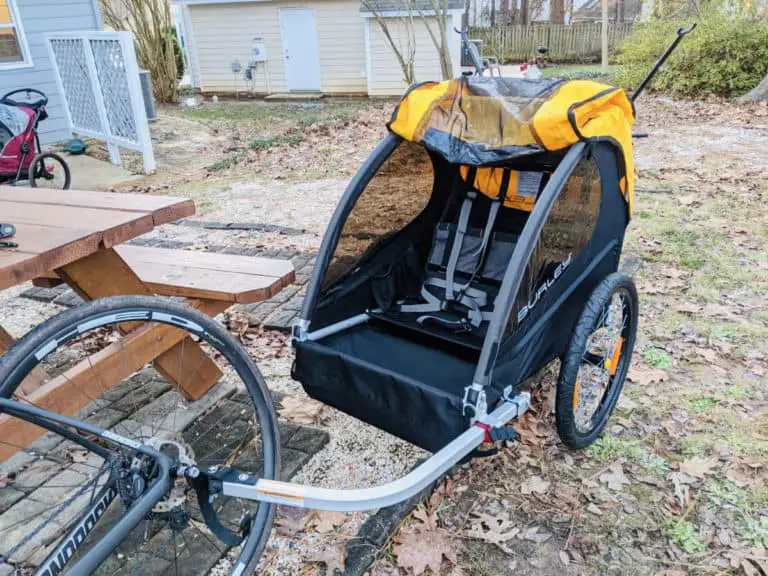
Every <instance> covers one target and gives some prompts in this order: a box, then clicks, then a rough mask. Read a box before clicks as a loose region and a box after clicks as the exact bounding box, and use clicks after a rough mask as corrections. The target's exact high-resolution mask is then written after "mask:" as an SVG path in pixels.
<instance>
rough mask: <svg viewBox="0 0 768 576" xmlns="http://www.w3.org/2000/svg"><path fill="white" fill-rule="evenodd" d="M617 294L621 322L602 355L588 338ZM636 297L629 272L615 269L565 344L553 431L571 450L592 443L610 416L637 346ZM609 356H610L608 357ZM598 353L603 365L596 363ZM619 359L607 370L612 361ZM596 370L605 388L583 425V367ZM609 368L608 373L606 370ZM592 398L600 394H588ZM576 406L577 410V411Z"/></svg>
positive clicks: (603, 320) (602, 324)
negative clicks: (617, 271) (613, 366)
mask: <svg viewBox="0 0 768 576" xmlns="http://www.w3.org/2000/svg"><path fill="white" fill-rule="evenodd" d="M615 297H618V299H619V301H620V302H621V304H622V308H621V315H622V324H621V326H620V327H619V329H620V332H619V336H620V338H621V339H618V338H617V344H616V345H612V346H611V349H612V351H611V352H609V354H606V355H602V356H601V355H600V354H599V353H597V354H596V353H594V352H592V351H588V350H587V346H588V344H592V345H594V342H590V339H591V338H594V336H595V335H598V331H599V330H602V329H603V328H606V322H607V318H606V316H607V314H608V313H609V312H608V308H607V307H608V306H610V305H612V306H616V304H615V302H616V299H615ZM637 318H638V298H637V289H636V288H635V284H634V282H633V281H632V279H631V278H630V277H629V276H626V275H624V274H618V273H614V274H611V275H609V276H607V277H606V278H605V279H604V280H603V281H602V282H601V283H600V284H599V285H598V286H597V287H596V288H595V289H594V291H593V292H592V294H591V295H590V297H589V299H588V300H587V303H586V305H585V306H584V310H583V311H582V313H581V316H580V318H579V321H578V323H577V324H576V329H575V330H574V331H573V335H572V336H571V341H570V343H569V345H568V349H567V351H566V353H565V355H564V356H563V358H562V365H561V367H560V377H559V379H558V383H557V400H556V405H555V416H556V421H557V431H558V434H559V435H560V439H561V440H562V441H563V443H564V444H565V445H566V446H568V448H571V449H572V450H580V449H582V448H586V447H587V446H589V445H590V444H591V443H592V442H594V441H595V440H596V439H597V438H598V437H599V436H600V435H601V434H602V432H603V430H604V429H605V426H606V424H607V423H608V419H609V418H610V416H611V413H612V412H613V409H614V407H615V406H616V402H617V401H618V399H619V395H620V394H621V390H622V388H623V387H624V381H625V379H626V377H627V372H628V371H629V365H630V363H631V361H632V351H633V349H634V346H635V336H636V333H637ZM608 356H610V359H609V358H608ZM595 358H599V359H600V360H599V362H602V363H603V364H602V365H599V364H595V362H594V360H595ZM614 359H618V361H617V362H616V367H615V369H613V374H611V367H610V366H611V365H610V363H609V362H610V361H613V360H614ZM595 369H597V370H598V371H599V372H600V374H601V378H605V377H606V376H607V379H606V384H605V389H604V390H602V391H601V392H600V393H599V402H598V403H597V404H596V407H595V410H594V411H593V412H592V413H591V415H589V418H588V425H586V426H583V425H582V422H580V418H579V416H581V417H582V419H583V418H586V416H587V415H586V414H585V413H584V409H583V408H582V400H583V398H582V393H583V386H581V385H579V384H578V382H579V379H580V378H581V377H582V375H583V372H582V371H592V372H594V371H595ZM606 372H607V373H606ZM588 399H589V400H591V401H592V402H594V400H595V399H598V395H596V396H592V397H590V398H588ZM579 410H580V414H577V411H579Z"/></svg>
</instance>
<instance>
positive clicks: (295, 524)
mask: <svg viewBox="0 0 768 576" xmlns="http://www.w3.org/2000/svg"><path fill="white" fill-rule="evenodd" d="M308 519H309V515H308V514H307V512H306V510H304V509H303V508H296V507H294V506H278V507H277V515H276V517H275V526H277V533H278V534H282V535H283V536H295V535H296V534H298V533H299V532H301V531H303V530H304V528H305V527H306V524H307V520H308Z"/></svg>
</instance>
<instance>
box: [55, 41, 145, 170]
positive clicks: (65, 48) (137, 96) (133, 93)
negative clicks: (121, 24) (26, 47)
mask: <svg viewBox="0 0 768 576" xmlns="http://www.w3.org/2000/svg"><path fill="white" fill-rule="evenodd" d="M47 40H48V49H49V54H50V56H51V62H52V64H53V67H54V72H55V74H56V80H57V83H58V85H59V91H60V92H61V95H62V99H63V100H64V104H65V107H66V110H67V118H68V121H69V126H70V130H71V131H72V132H76V133H78V134H82V135H84V136H91V137H93V138H99V139H101V140H105V141H106V142H107V145H108V147H109V151H110V157H111V158H112V161H113V162H115V163H119V162H120V154H119V151H118V146H123V147H125V148H130V149H132V150H139V151H140V152H141V153H142V154H143V156H144V170H145V171H146V172H149V171H151V170H154V168H155V158H154V154H153V152H152V141H151V139H150V136H149V124H148V122H147V114H146V110H145V108H144V100H143V96H142V93H141V85H140V82H139V67H138V64H137V63H136V52H135V48H134V46H133V38H132V37H131V34H130V33H128V32H71V33H66V34H53V35H50V36H48V38H47Z"/></svg>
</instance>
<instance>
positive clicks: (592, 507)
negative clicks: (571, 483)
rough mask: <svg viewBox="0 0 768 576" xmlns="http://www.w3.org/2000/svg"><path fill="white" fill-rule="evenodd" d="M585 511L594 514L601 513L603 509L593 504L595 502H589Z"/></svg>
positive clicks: (599, 514)
mask: <svg viewBox="0 0 768 576" xmlns="http://www.w3.org/2000/svg"><path fill="white" fill-rule="evenodd" d="M587 512H589V513H590V514H594V515H595V516H602V515H603V511H602V510H600V508H598V507H597V506H595V504H593V503H592V502H590V503H589V504H588V505H587Z"/></svg>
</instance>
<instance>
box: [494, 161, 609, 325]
mask: <svg viewBox="0 0 768 576" xmlns="http://www.w3.org/2000/svg"><path fill="white" fill-rule="evenodd" d="M600 199H601V184H600V171H599V169H598V167H597V164H595V161H594V160H592V159H586V160H583V161H582V162H581V163H580V164H579V165H578V166H577V167H576V169H575V170H574V172H573V174H571V177H570V178H569V179H568V181H567V182H566V184H565V187H564V188H563V191H562V192H561V193H560V196H558V198H557V200H555V203H554V205H553V206H552V211H551V212H550V214H549V217H548V218H547V221H546V223H545V224H544V227H543V228H542V230H541V234H540V235H539V238H538V241H537V243H536V247H535V248H534V251H533V254H532V255H531V259H530V260H529V262H528V266H527V267H526V269H525V274H524V276H523V283H522V285H521V286H520V291H519V292H518V295H517V300H516V301H515V304H514V306H513V307H512V312H511V314H510V317H509V320H508V324H507V330H506V332H507V334H509V333H511V332H512V331H514V330H516V329H517V328H518V327H523V328H524V326H525V325H526V322H527V321H528V319H529V317H530V316H531V315H533V314H534V313H535V312H536V311H537V309H538V307H540V306H545V305H546V302H547V301H548V296H550V295H551V294H552V293H558V294H559V293H560V292H562V289H563V288H562V287H558V286H557V282H558V280H559V279H560V277H561V276H562V275H563V274H564V273H565V272H566V270H567V269H568V268H569V267H570V266H571V265H573V263H574V261H575V259H576V258H578V256H579V254H581V252H582V250H584V248H585V247H586V246H587V244H588V243H589V241H590V240H591V239H592V235H593V233H594V231H595V226H596V225H597V219H598V217H599V215H600Z"/></svg>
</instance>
